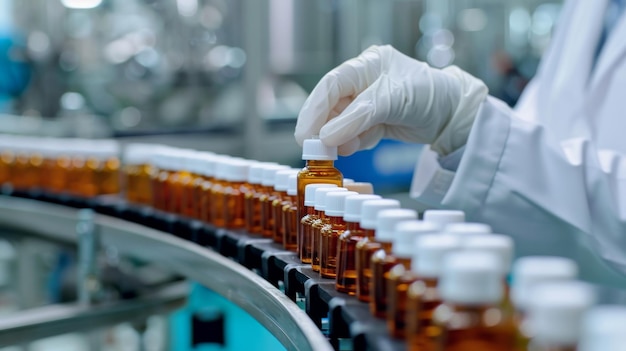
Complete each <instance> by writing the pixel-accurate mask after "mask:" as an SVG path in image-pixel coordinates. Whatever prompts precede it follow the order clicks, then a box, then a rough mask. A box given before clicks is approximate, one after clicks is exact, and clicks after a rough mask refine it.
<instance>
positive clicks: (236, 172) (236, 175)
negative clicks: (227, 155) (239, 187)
mask: <svg viewBox="0 0 626 351" xmlns="http://www.w3.org/2000/svg"><path fill="white" fill-rule="evenodd" d="M249 167H250V164H249V163H248V162H246V161H238V160H234V161H231V162H229V163H228V166H227V170H226V180H227V181H229V182H245V181H247V180H248V168H249Z"/></svg>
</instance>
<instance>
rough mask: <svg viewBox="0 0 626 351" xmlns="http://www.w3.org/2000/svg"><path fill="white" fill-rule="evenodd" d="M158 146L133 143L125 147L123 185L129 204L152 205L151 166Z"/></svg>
mask: <svg viewBox="0 0 626 351" xmlns="http://www.w3.org/2000/svg"><path fill="white" fill-rule="evenodd" d="M158 148H159V146H158V145H153V144H140V143H133V144H128V145H126V146H125V147H124V151H123V154H122V161H123V164H124V165H123V167H122V170H123V171H122V174H123V175H122V184H123V191H122V192H123V194H124V197H125V198H126V200H127V201H128V202H131V203H135V204H141V205H151V204H152V185H151V182H150V175H151V174H152V165H151V164H150V161H151V158H152V154H153V153H154V152H155V151H156V150H158Z"/></svg>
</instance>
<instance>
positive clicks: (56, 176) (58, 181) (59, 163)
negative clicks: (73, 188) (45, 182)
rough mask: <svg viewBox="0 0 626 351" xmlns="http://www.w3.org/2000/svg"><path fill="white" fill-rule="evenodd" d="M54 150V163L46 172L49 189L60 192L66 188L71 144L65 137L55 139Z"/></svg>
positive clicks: (56, 192)
mask: <svg viewBox="0 0 626 351" xmlns="http://www.w3.org/2000/svg"><path fill="white" fill-rule="evenodd" d="M53 148H54V149H56V150H54V151H53V152H54V154H55V156H54V159H55V160H54V165H53V166H52V168H51V169H50V171H49V173H48V178H49V186H50V189H49V191H50V192H52V193H55V194H60V193H62V192H64V191H67V189H68V177H69V175H68V173H69V168H70V166H71V157H70V152H71V151H70V150H71V146H70V145H69V142H68V140H67V139H57V143H56V146H54V147H53Z"/></svg>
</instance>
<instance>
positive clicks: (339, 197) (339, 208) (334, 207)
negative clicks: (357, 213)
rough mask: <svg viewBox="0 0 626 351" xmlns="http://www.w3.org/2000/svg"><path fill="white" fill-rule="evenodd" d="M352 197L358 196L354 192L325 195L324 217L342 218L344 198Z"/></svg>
mask: <svg viewBox="0 0 626 351" xmlns="http://www.w3.org/2000/svg"><path fill="white" fill-rule="evenodd" d="M337 189H345V188H337ZM352 195H358V193H357V192H355V191H337V192H331V193H328V194H326V205H325V210H324V212H325V213H326V216H331V217H343V214H344V210H345V205H346V198H347V197H348V196H352Z"/></svg>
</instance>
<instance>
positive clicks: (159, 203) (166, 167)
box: [150, 147, 173, 211]
mask: <svg viewBox="0 0 626 351" xmlns="http://www.w3.org/2000/svg"><path fill="white" fill-rule="evenodd" d="M172 152H173V149H172V148H170V147H161V148H159V149H158V150H157V151H156V152H155V153H153V154H152V155H151V162H150V164H151V166H152V173H151V176H150V182H151V184H152V202H153V204H152V207H154V208H155V209H157V210H161V211H165V210H166V208H167V201H168V199H169V192H170V190H169V187H168V182H167V181H168V179H169V177H170V172H172V171H173V170H172V167H171V166H172V164H171V163H170V159H171V155H170V153H172Z"/></svg>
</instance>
